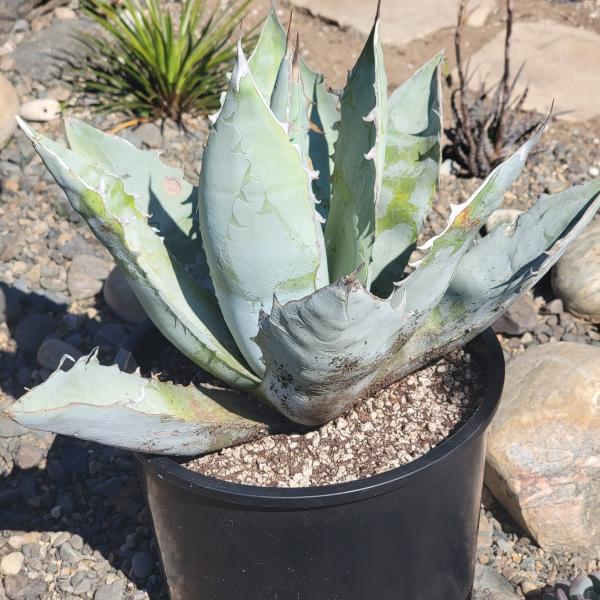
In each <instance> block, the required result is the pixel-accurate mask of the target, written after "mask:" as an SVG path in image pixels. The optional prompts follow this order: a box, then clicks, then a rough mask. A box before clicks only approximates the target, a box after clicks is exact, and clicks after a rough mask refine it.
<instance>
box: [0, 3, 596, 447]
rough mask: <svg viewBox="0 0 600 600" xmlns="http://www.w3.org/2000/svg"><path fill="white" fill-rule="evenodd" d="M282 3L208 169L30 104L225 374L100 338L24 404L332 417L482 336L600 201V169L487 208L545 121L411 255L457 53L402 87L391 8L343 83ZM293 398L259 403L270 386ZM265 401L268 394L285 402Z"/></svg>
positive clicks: (249, 418) (139, 272)
mask: <svg viewBox="0 0 600 600" xmlns="http://www.w3.org/2000/svg"><path fill="white" fill-rule="evenodd" d="M288 38H289V36H286V33H285V31H284V29H283V28H282V26H281V24H280V22H279V21H278V19H277V16H276V13H275V11H274V10H273V11H272V12H271V14H270V16H269V17H268V19H267V21H266V24H265V25H264V27H263V29H262V32H261V35H260V38H259V42H258V45H257V47H256V48H255V51H254V53H253V54H252V56H251V57H250V58H249V60H247V59H246V57H245V56H244V52H243V50H242V48H241V47H239V48H238V56H237V62H236V64H235V68H234V70H233V73H232V76H231V80H230V84H229V89H228V92H227V94H226V97H225V98H224V101H223V104H222V107H221V110H220V112H219V114H218V115H217V117H216V119H215V122H214V126H213V128H212V130H211V133H210V136H209V140H208V144H207V147H206V149H205V151H204V155H203V163H202V172H201V179H200V186H199V190H195V189H194V188H193V187H192V186H191V185H190V184H188V183H187V182H186V181H184V179H183V177H182V173H181V171H179V170H176V169H173V168H171V167H167V166H165V165H164V164H163V163H162V162H161V161H160V160H159V158H158V155H157V154H156V153H152V152H143V151H140V150H137V149H135V148H134V147H132V146H131V145H130V144H128V143H127V142H126V141H124V140H122V139H119V138H116V137H111V136H108V135H105V134H103V133H101V132H99V131H97V130H95V129H93V128H91V127H88V126H86V125H84V124H82V123H79V122H77V121H68V122H67V124H66V131H67V137H68V141H69V144H70V146H71V150H67V149H65V148H63V147H61V146H60V145H58V144H56V143H54V142H52V141H50V140H48V139H46V138H44V137H42V136H41V135H40V134H38V133H36V132H35V131H33V130H31V129H30V128H29V127H28V126H27V125H26V124H24V123H23V124H22V127H23V128H24V130H25V132H26V133H27V135H28V136H29V137H30V139H31V140H32V141H33V144H34V146H35V148H36V150H37V151H38V153H39V154H40V155H41V157H42V159H43V161H44V162H45V164H46V166H47V167H48V169H49V170H50V172H51V173H52V174H53V176H54V178H55V179H56V181H57V182H58V183H59V185H60V186H61V187H62V188H63V189H64V190H65V191H66V193H67V195H68V197H69V199H70V201H71V203H72V205H73V207H74V208H75V210H77V211H78V212H79V213H80V214H81V215H82V216H83V217H84V218H85V219H86V220H87V222H88V224H89V226H90V228H91V229H92V231H93V232H94V233H95V235H96V236H97V237H98V239H99V240H100V241H101V242H102V243H103V244H104V245H105V246H106V247H107V248H108V249H109V250H110V251H111V252H112V254H113V256H114V258H115V260H116V261H117V263H118V264H119V265H120V267H121V269H122V270H123V272H124V273H125V275H126V277H127V278H128V280H129V282H130V284H131V286H132V288H133V290H134V291H135V293H136V294H137V297H138V298H139V300H140V302H141V304H142V305H143V306H144V308H145V309H146V311H147V313H148V315H149V316H150V318H151V319H152V320H153V321H154V323H155V325H156V326H157V327H158V329H160V331H161V332H162V333H163V334H164V336H165V337H166V338H167V339H168V340H170V341H171V342H172V343H173V344H174V345H175V346H176V347H177V348H178V349H179V350H180V351H181V352H182V353H183V354H184V355H185V356H187V357H188V358H190V359H191V360H192V361H194V362H195V363H196V364H197V365H199V367H201V368H202V369H204V370H205V371H207V372H208V373H210V374H212V375H213V376H214V377H216V378H218V379H219V380H220V381H221V382H222V384H223V385H222V386H208V385H206V386H198V387H183V386H178V385H175V384H172V383H168V382H162V381H158V380H156V379H147V378H143V377H142V376H141V375H140V374H139V373H125V372H121V371H120V370H119V369H118V368H117V367H116V366H111V367H108V366H101V365H100V364H99V363H98V361H97V359H96V358H95V356H94V355H91V356H88V357H85V358H81V359H79V360H78V361H77V362H76V363H75V364H74V366H72V368H71V369H70V370H69V371H66V372H65V371H60V370H59V371H57V372H56V373H54V374H53V375H52V376H51V377H50V378H49V379H48V380H47V381H46V382H44V383H43V384H41V385H40V386H38V387H37V388H34V389H33V390H31V391H29V392H28V393H26V394H25V395H24V396H23V397H21V399H20V400H18V401H17V402H16V403H14V404H13V405H12V407H11V409H10V413H11V415H12V416H13V418H14V419H16V420H17V421H18V422H19V423H22V424H24V425H26V426H29V427H33V428H38V429H44V430H50V431H55V432H58V433H63V434H70V435H75V436H78V437H82V438H87V439H90V440H93V441H99V442H104V443H108V444H113V445H116V446H121V447H125V448H131V449H135V450H141V451H151V452H159V453H166V454H179V455H193V454H198V453H202V452H206V451H211V450H215V449H219V448H222V447H224V446H227V445H231V444H236V443H241V442H243V441H246V440H250V439H253V438H256V437H258V436H262V435H264V434H265V433H266V432H267V431H269V430H271V429H272V427H273V426H274V424H275V423H277V419H275V418H273V419H271V418H270V417H269V416H268V415H269V414H270V413H271V412H272V413H273V414H274V415H276V413H277V412H279V413H281V414H283V415H284V416H285V417H287V419H288V420H289V421H292V422H295V423H299V424H303V425H309V426H314V425H319V424H322V423H324V422H326V421H328V420H329V419H332V418H334V417H336V416H338V415H340V414H342V413H343V412H344V411H346V410H347V409H348V408H349V406H350V405H352V404H354V403H355V402H357V400H359V399H360V398H361V397H362V396H364V395H365V394H367V393H368V392H370V391H371V390H373V389H374V388H376V387H378V386H383V385H385V384H386V383H388V382H391V381H393V380H397V379H399V378H401V377H403V376H405V375H406V374H408V373H410V372H412V371H414V370H415V369H418V368H419V367H421V366H422V365H425V364H426V363H428V362H430V361H431V360H433V359H435V358H436V357H439V356H442V355H443V354H445V353H447V352H449V351H450V350H451V349H453V348H456V347H458V346H460V345H462V344H465V343H466V342H467V341H469V340H470V339H472V338H473V337H475V336H476V335H477V334H478V333H479V332H480V331H482V330H483V329H484V328H486V327H487V326H488V325H489V324H490V323H491V322H493V321H494V320H495V319H496V318H497V317H498V315H499V314H500V313H501V312H502V311H503V310H504V309H505V308H507V307H508V306H509V305H510V304H511V303H512V302H514V301H515V300H516V299H517V298H518V297H519V295H520V294H521V293H523V292H524V291H525V290H527V289H529V288H531V287H532V286H533V285H534V284H535V282H536V281H538V280H539V279H540V278H541V277H542V276H543V275H544V273H546V272H547V271H548V269H549V268H550V267H551V265H552V264H553V263H554V262H555V261H556V260H557V259H558V258H559V256H560V255H561V254H562V253H563V251H564V250H565V248H566V247H567V245H568V244H569V243H570V242H571V241H572V240H573V238H574V237H575V236H576V235H577V234H578V233H579V231H581V230H582V229H583V228H584V227H585V225H586V224H587V223H588V222H589V221H590V219H591V218H592V216H593V215H594V213H595V212H596V210H597V209H598V207H599V205H600V197H599V193H600V180H596V181H593V182H590V183H587V184H584V185H580V186H578V187H574V188H572V189H570V190H567V191H564V192H561V193H560V194H556V195H554V196H543V197H542V198H541V199H540V200H539V201H538V202H537V204H536V205H535V206H534V207H533V208H532V209H531V210H530V211H529V212H528V213H526V214H524V215H523V216H521V217H520V219H519V221H518V222H517V223H516V225H515V226H514V227H513V228H509V229H507V228H504V227H499V228H497V229H495V230H494V231H493V232H492V233H491V234H489V235H487V236H486V237H484V238H483V239H480V240H479V239H478V238H479V236H478V232H479V229H480V228H481V227H482V226H483V224H484V223H485V221H486V219H487V217H488V216H489V215H490V213H491V212H492V211H493V210H495V209H496V208H497V207H498V206H499V204H500V203H501V201H502V197H503V194H504V192H505V190H506V189H507V188H508V187H509V186H510V185H511V184H512V183H513V181H514V180H515V179H516V177H517V176H518V175H519V173H520V171H521V170H522V168H523V165H524V163H525V160H526V158H527V155H528V153H529V152H530V150H531V148H532V147H533V145H534V144H535V142H536V141H537V139H538V137H539V135H540V134H541V129H540V130H539V131H537V132H536V133H535V135H534V136H533V137H532V139H531V140H529V141H528V142H527V143H526V144H525V145H523V146H522V147H521V148H520V149H519V151H518V152H516V153H515V154H514V155H513V156H512V157H510V158H509V159H508V160H507V161H506V162H505V163H503V164H502V165H500V166H498V167H497V168H496V169H495V170H494V171H493V172H492V173H491V174H490V176H489V177H488V178H487V179H486V180H485V181H484V182H483V184H482V185H481V187H480V188H479V189H478V190H477V191H476V192H475V193H474V194H473V196H471V197H470V198H469V199H468V200H466V201H465V202H464V203H462V204H458V205H455V206H452V211H451V215H450V219H449V221H448V224H447V225H446V227H445V229H444V230H443V231H442V232H441V233H440V234H439V235H436V236H435V237H433V238H431V239H429V241H428V242H427V243H426V244H425V245H424V247H423V248H424V249H425V250H427V253H426V255H425V256H424V258H423V259H422V260H421V261H420V263H419V264H417V265H413V270H412V271H411V272H410V274H408V276H405V277H404V278H403V275H404V272H405V271H407V270H408V269H407V261H408V257H409V255H410V253H411V250H412V249H413V247H414V245H415V242H416V240H417V235H418V233H419V231H420V229H421V227H422V225H423V221H424V218H425V215H426V213H427V211H428V209H429V207H430V205H431V202H432V200H433V198H434V195H435V189H436V180H437V174H438V169H439V163H440V136H441V128H442V117H441V97H440V63H441V60H442V56H441V55H438V56H436V57H435V58H433V59H432V60H431V61H430V62H428V63H427V64H426V65H425V66H424V67H422V68H421V69H420V70H419V71H417V73H415V75H414V76H413V77H412V78H411V79H409V80H408V81H407V82H406V83H404V84H403V85H402V86H401V87H400V88H398V89H397V90H396V91H395V92H394V93H393V94H392V95H391V96H389V97H388V94H387V82H386V74H385V70H384V65H383V53H382V49H381V44H380V39H379V16H378V17H377V19H376V21H375V25H374V27H373V30H372V32H371V34H370V36H369V38H368V40H367V43H366V45H365V47H364V50H363V51H362V53H361V55H360V57H359V58H358V61H357V63H356V65H355V66H354V68H353V69H352V71H351V72H350V74H349V77H348V82H347V85H346V87H345V89H344V90H343V92H342V93H341V95H340V96H339V97H338V96H337V95H336V94H334V93H332V92H331V91H329V90H328V89H327V88H326V86H325V84H324V81H323V78H322V76H320V75H318V74H316V73H315V72H314V71H312V70H311V69H310V68H309V67H308V65H307V64H306V63H305V62H303V60H302V59H301V58H300V57H299V56H298V52H297V47H296V48H295V50H294V48H293V44H292V43H291V41H290V40H289V39H288ZM250 396H253V397H254V398H255V399H258V400H259V401H260V402H261V403H262V404H264V405H267V406H269V407H271V408H272V409H274V411H264V412H262V413H258V414H257V413H255V412H253V411H252V406H257V405H258V403H253V400H252V399H251V398H250ZM265 415H266V416H265Z"/></svg>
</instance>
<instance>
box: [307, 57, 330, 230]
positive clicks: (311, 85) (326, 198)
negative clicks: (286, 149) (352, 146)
mask: <svg viewBox="0 0 600 600" xmlns="http://www.w3.org/2000/svg"><path fill="white" fill-rule="evenodd" d="M300 72H301V74H302V84H303V87H304V93H305V94H306V95H307V96H308V97H309V98H310V100H311V102H312V106H311V111H310V128H309V131H308V153H309V156H310V160H311V165H310V168H312V169H313V170H314V171H316V172H318V173H319V176H318V177H317V178H316V179H315V180H314V181H313V192H314V194H315V196H316V198H317V201H318V204H317V210H318V211H319V214H320V215H321V217H323V219H327V215H328V214H329V205H330V204H331V176H332V173H333V166H334V162H333V155H334V149H335V143H336V141H337V137H338V132H337V123H338V122H339V120H340V109H339V106H338V105H339V98H338V96H337V94H335V93H334V92H331V91H329V90H328V89H327V86H326V85H325V80H324V78H323V75H320V74H318V73H315V72H314V71H313V70H312V69H311V68H310V67H309V66H308V65H307V64H306V63H305V62H304V61H303V60H302V59H300Z"/></svg>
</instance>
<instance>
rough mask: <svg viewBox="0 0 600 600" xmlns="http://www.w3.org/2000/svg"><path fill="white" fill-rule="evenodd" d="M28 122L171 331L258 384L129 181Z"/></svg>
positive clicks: (225, 375) (204, 363) (228, 373)
mask: <svg viewBox="0 0 600 600" xmlns="http://www.w3.org/2000/svg"><path fill="white" fill-rule="evenodd" d="M21 127H22V128H23V130H24V131H25V133H26V134H27V136H28V137H29V138H30V139H31V141H32V142H33V145H34V147H35V149H36V150H37V152H38V153H39V154H40V156H41V157H42V160H43V161H44V163H45V164H46V167H48V170H49V171H50V172H51V173H52V175H53V176H54V178H55V179H56V181H57V183H58V184H59V185H60V186H61V187H62V188H63V190H64V191H65V192H66V194H67V196H68V198H69V200H70V202H71V204H72V206H73V208H74V209H75V210H76V211H77V212H79V213H80V214H81V215H82V216H83V217H84V218H85V220H86V221H87V222H88V225H89V226H90V228H91V229H92V231H93V232H94V234H95V235H96V237H97V238H98V239H99V240H100V241H101V242H102V243H103V244H104V245H105V246H106V247H107V248H108V250H109V251H110V252H111V253H112V255H113V256H114V258H115V260H116V261H117V263H118V264H119V266H120V267H121V269H122V271H123V273H124V274H125V277H126V278H127V280H128V281H129V283H130V285H131V287H132V288H133V290H134V292H135V294H136V296H137V297H138V299H139V301H140V303H141V304H142V306H143V307H144V309H145V310H146V312H147V313H148V315H149V317H150V318H151V319H152V320H153V321H154V323H155V324H156V326H157V327H158V328H159V329H160V330H161V331H162V333H163V334H164V335H165V337H166V338H167V339H169V340H170V341H171V342H172V343H173V344H174V345H175V346H176V347H177V348H178V349H179V350H180V351H181V352H183V354H185V355H186V356H188V357H189V358H190V359H191V360H193V361H194V362H196V363H197V364H198V365H200V366H201V367H202V368H204V369H205V370H206V371H208V372H209V373H211V374H213V375H214V376H215V377H218V378H219V379H221V380H222V381H224V382H226V383H227V384H229V385H231V386H233V387H237V388H240V389H253V388H254V387H256V385H257V383H258V380H257V379H256V377H254V375H252V374H251V373H250V372H249V371H248V369H246V367H245V366H243V364H242V362H241V360H242V359H241V357H239V355H238V351H237V348H236V346H235V343H234V341H233V339H232V338H231V335H230V334H229V331H228V330H227V327H226V325H225V323H224V321H223V318H222V316H221V313H220V311H219V307H218V305H217V302H216V300H215V297H214V296H213V294H212V293H211V292H209V291H208V290H206V289H204V288H202V287H201V286H199V285H197V284H196V283H195V282H194V280H193V279H192V278H191V277H190V276H189V275H188V273H187V272H186V271H185V269H184V268H183V267H182V266H181V264H180V263H179V262H178V261H177V259H176V258H175V257H174V256H173V255H171V254H170V253H169V251H168V248H167V247H166V246H165V244H164V243H163V241H162V240H161V238H160V237H159V236H158V235H157V234H156V233H155V232H154V230H153V229H152V228H151V227H150V225H148V223H147V222H146V219H145V218H144V216H143V215H142V214H141V213H140V212H139V210H138V209H137V207H136V206H135V202H134V199H133V197H132V196H131V195H129V194H127V193H126V191H125V189H124V185H123V182H122V181H121V180H120V179H118V178H117V177H115V176H113V175H110V174H108V173H106V172H105V171H103V170H102V169H100V168H99V167H97V166H95V165H93V164H91V163H90V162H88V161H87V160H86V159H84V158H82V157H80V156H78V155H77V154H75V153H74V152H72V151H71V150H67V149H66V148H63V147H62V146H60V145H59V144H56V143H54V142H52V141H51V140H49V139H47V138H44V137H43V136H41V135H40V134H38V133H37V132H35V131H33V130H32V129H31V128H30V127H29V126H28V125H26V124H25V123H23V122H22V121H21Z"/></svg>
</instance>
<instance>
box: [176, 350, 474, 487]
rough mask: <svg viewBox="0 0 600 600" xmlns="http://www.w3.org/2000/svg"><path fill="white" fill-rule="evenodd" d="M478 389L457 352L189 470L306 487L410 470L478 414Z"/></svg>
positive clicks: (253, 482) (252, 482)
mask: <svg viewBox="0 0 600 600" xmlns="http://www.w3.org/2000/svg"><path fill="white" fill-rule="evenodd" d="M187 380H188V381H191V379H189V377H188V379H187ZM483 389H484V382H483V376H482V374H481V372H480V371H479V370H478V369H477V366H476V365H475V364H474V363H473V362H472V361H471V357H470V356H469V355H468V354H465V353H464V352H463V351H462V350H459V351H455V352H453V353H451V354H450V355H449V356H448V357H446V358H445V359H442V360H440V361H438V362H437V363H436V364H435V365H432V366H429V367H427V368H424V369H421V370H420V371H418V372H416V373H414V374H412V375H409V376H408V377H406V378H405V379H403V380H401V381H399V382H397V383H395V384H392V385H391V386H389V387H387V388H385V389H383V390H381V391H379V392H378V393H376V394H375V395H374V396H372V397H370V398H367V399H365V400H364V401H361V402H359V403H358V404H357V405H356V406H355V407H354V408H353V409H352V410H350V411H349V412H348V413H347V414H345V415H343V416H342V417H339V418H338V419H335V420H334V421H331V422H329V423H327V424H326V425H324V426H322V427H320V428H318V429H314V430H311V431H305V432H303V433H294V434H279V435H272V436H269V437H266V438H263V439H261V440H258V441H255V442H251V443H248V444H244V445H241V446H237V447H233V448H226V449H224V450H221V451H220V452H216V453H213V454H209V455H206V456H202V457H200V458H197V459H194V460H192V461H189V462H188V463H186V466H187V467H188V468H189V469H191V470H193V471H195V472H197V473H202V474H204V475H209V476H211V477H216V478H218V479H224V480H227V481H233V482H236V483H243V484H247V485H258V486H273V487H310V486H319V485H328V484H335V483H342V482H347V481H353V480H357V479H362V478H365V477H369V476H372V475H375V474H378V473H383V472H386V471H389V470H390V469H394V468H396V467H399V466H401V465H404V464H407V463H409V462H411V461H413V460H415V459H416V458H418V457H420V456H422V455H423V454H425V453H426V452H428V451H429V450H431V449H432V448H434V447H435V446H437V445H438V444H440V443H441V442H442V441H444V440H445V439H446V438H447V437H448V436H450V435H452V433H454V432H455V431H456V430H457V428H459V427H460V426H461V425H462V424H463V423H465V422H466V420H467V419H468V418H469V417H470V416H471V415H472V414H473V412H474V411H475V410H476V409H477V407H478V405H479V401H480V399H481V395H482V391H483Z"/></svg>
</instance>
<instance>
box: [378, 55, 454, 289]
mask: <svg viewBox="0 0 600 600" xmlns="http://www.w3.org/2000/svg"><path fill="white" fill-rule="evenodd" d="M442 58H443V53H439V54H438V55H437V56H435V57H434V58H433V59H432V60H431V61H429V62H428V63H427V64H426V65H425V66H423V67H422V68H421V69H420V70H419V71H417V72H416V73H415V74H414V75H413V76H412V77H411V78H410V79H409V80H408V81H407V82H405V83H404V84H403V85H402V86H400V87H399V88H398V89H397V90H396V91H395V92H394V93H393V94H392V96H391V97H390V99H389V103H388V121H387V130H386V149H385V169H384V175H383V183H382V189H381V195H380V198H379V202H378V203H377V214H376V218H377V221H376V225H375V243H374V246H373V262H372V263H371V267H370V270H369V276H370V279H371V282H372V283H371V285H370V288H371V290H372V291H374V292H376V293H377V294H378V295H380V296H387V295H388V294H389V293H390V292H391V291H392V289H393V284H394V282H396V281H399V280H400V279H402V275H403V273H404V268H405V267H406V263H407V262H408V257H409V255H410V253H411V252H412V250H413V249H414V246H415V243H416V241H417V235H418V233H419V231H420V230H421V227H422V226H423V222H424V220H425V216H426V214H427V212H428V210H429V209H430V207H431V203H432V200H433V198H434V197H435V191H436V184H437V178H438V173H439V167H440V159H441V135H442V97H441V85H440V62H441V61H442Z"/></svg>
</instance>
